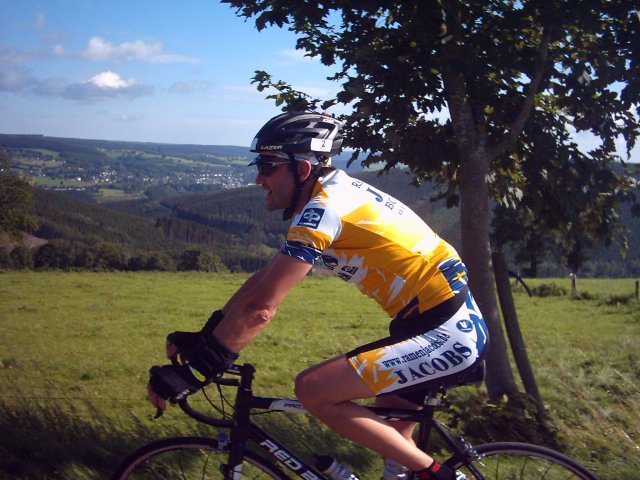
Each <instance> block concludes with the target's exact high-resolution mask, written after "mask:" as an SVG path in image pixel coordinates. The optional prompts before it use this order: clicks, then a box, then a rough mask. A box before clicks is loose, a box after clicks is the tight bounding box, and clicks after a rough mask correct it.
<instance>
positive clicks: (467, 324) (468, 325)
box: [456, 320, 473, 333]
mask: <svg viewBox="0 0 640 480" xmlns="http://www.w3.org/2000/svg"><path fill="white" fill-rule="evenodd" d="M456 328H457V329H458V330H460V331H461V332H464V333H469V332H470V331H472V330H473V322H472V321H471V320H460V321H459V322H458V323H456Z"/></svg>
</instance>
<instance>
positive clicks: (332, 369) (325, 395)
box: [296, 356, 433, 470]
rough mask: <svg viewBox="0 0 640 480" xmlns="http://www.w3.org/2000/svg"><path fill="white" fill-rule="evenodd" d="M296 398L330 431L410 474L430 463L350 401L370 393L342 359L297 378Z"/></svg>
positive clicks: (400, 436) (400, 435)
mask: <svg viewBox="0 0 640 480" xmlns="http://www.w3.org/2000/svg"><path fill="white" fill-rule="evenodd" d="M296 396H297V398H298V399H299V400H300V401H301V402H302V404H303V405H304V407H305V408H306V409H307V411H309V412H310V413H311V414H312V415H314V416H316V417H317V418H318V419H319V420H321V421H323V422H324V423H326V424H327V425H328V426H329V427H331V428H332V429H333V430H335V431H336V432H338V433H339V434H341V435H342V436H344V437H346V438H348V439H349V440H352V441H353V442H355V443H358V444H360V445H362V446H364V447H367V448H370V449H371V450H373V451H375V452H376V453H378V454H379V455H381V456H383V457H387V458H391V459H393V460H395V461H396V462H398V463H400V464H402V465H406V466H407V467H408V468H410V469H412V470H421V469H423V468H425V467H426V466H429V465H431V463H432V462H433V459H432V458H431V457H430V456H429V455H427V454H426V453H425V452H423V451H421V450H419V449H418V448H417V447H416V446H415V444H414V443H413V442H412V441H411V442H409V441H408V440H407V439H406V438H405V437H404V434H403V433H400V431H398V430H396V429H395V428H394V427H393V426H391V425H390V423H389V422H387V421H386V420H384V419H382V418H380V417H378V416H377V415H375V414H374V413H373V412H371V411H370V410H369V409H367V408H365V407H363V406H361V405H358V404H357V403H354V402H353V401H352V400H356V399H362V398H370V397H373V393H372V392H371V390H370V389H369V387H367V385H366V384H365V383H364V382H363V381H362V379H361V378H360V377H359V375H358V374H357V373H356V371H355V370H354V369H353V367H352V366H351V364H350V363H349V361H348V360H347V358H346V357H344V356H342V357H337V358H334V359H331V360H327V361H325V362H323V363H321V364H319V365H316V366H314V367H311V368H310V369H308V370H306V371H304V372H302V373H301V374H300V375H298V378H297V379H296Z"/></svg>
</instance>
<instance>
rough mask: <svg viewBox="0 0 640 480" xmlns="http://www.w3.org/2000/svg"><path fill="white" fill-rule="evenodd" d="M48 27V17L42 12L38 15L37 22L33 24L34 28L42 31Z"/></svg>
mask: <svg viewBox="0 0 640 480" xmlns="http://www.w3.org/2000/svg"><path fill="white" fill-rule="evenodd" d="M46 25H47V19H46V17H45V16H44V13H42V12H38V13H37V14H36V20H35V22H34V23H33V27H34V28H35V29H36V30H41V29H43V28H44V27H45V26H46Z"/></svg>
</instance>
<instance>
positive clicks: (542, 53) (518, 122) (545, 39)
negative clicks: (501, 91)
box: [487, 27, 551, 161]
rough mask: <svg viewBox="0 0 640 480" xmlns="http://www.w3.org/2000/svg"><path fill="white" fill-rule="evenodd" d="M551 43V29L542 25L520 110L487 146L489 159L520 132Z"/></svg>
mask: <svg viewBox="0 0 640 480" xmlns="http://www.w3.org/2000/svg"><path fill="white" fill-rule="evenodd" d="M550 44H551V30H550V29H548V28H546V27H543V31H542V41H541V43H540V49H539V51H538V61H537V66H536V70H535V74H534V76H533V78H532V79H531V82H529V85H528V86H527V92H526V95H525V98H524V101H523V102H522V106H521V107H520V111H519V112H518V116H517V117H516V119H515V121H514V122H513V124H512V126H511V129H510V130H509V131H508V132H507V133H506V134H505V135H504V136H503V137H502V138H501V139H499V141H498V142H497V143H496V144H495V146H494V147H492V148H489V149H488V151H487V153H488V158H489V161H491V160H493V159H495V158H496V157H498V156H500V155H502V154H503V153H504V152H505V151H506V150H507V149H509V148H510V147H511V146H513V145H514V144H515V143H516V141H517V140H518V137H519V136H520V134H521V133H522V130H523V129H524V126H525V124H526V123H527V120H528V119H529V116H530V115H531V110H532V109H533V107H534V103H535V102H534V101H535V97H536V95H537V94H538V91H539V88H540V84H541V83H542V78H543V77H544V72H545V69H546V65H547V59H548V58H549V46H550Z"/></svg>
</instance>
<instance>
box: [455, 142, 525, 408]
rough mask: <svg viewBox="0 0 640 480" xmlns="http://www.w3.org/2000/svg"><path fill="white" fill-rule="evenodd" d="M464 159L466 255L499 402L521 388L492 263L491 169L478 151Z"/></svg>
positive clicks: (490, 385)
mask: <svg viewBox="0 0 640 480" xmlns="http://www.w3.org/2000/svg"><path fill="white" fill-rule="evenodd" d="M462 158H464V160H463V161H462V162H461V166H460V183H459V185H460V229H461V234H462V256H463V259H464V262H465V264H466V265H467V267H468V269H469V282H470V287H471V291H472V292H473V295H474V297H475V299H476V301H477V303H478V306H479V307H480V311H481V312H482V314H483V316H484V318H485V320H486V322H487V327H488V329H489V337H490V339H489V341H490V347H489V351H488V352H487V356H486V362H487V375H486V379H485V381H486V385H487V390H488V393H489V398H490V400H492V401H498V400H500V399H501V398H502V397H503V395H505V394H509V393H513V392H517V391H518V387H517V386H516V383H515V380H514V377H513V372H512V370H511V365H510V364H509V359H508V356H507V347H506V342H505V336H504V330H503V328H502V324H501V321H500V313H499V310H498V302H497V299H496V292H495V278H494V274H493V266H492V263H491V247H490V244H489V192H488V187H487V183H486V175H487V173H488V172H487V170H488V168H487V167H486V165H487V162H486V160H485V159H484V158H481V157H480V155H479V154H478V152H477V151H475V152H469V151H467V152H466V154H465V155H464V156H463V157H462Z"/></svg>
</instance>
